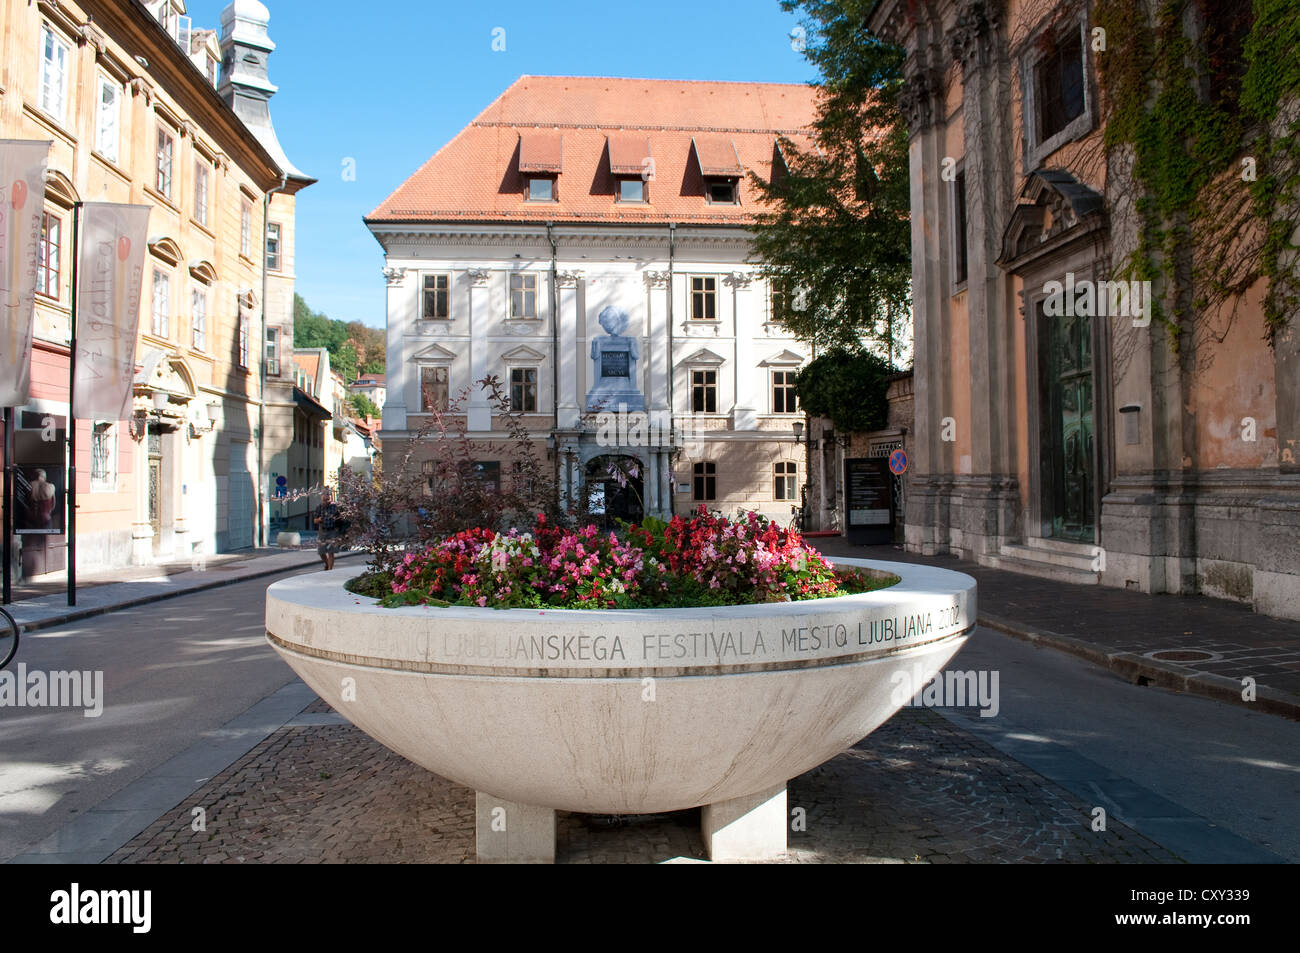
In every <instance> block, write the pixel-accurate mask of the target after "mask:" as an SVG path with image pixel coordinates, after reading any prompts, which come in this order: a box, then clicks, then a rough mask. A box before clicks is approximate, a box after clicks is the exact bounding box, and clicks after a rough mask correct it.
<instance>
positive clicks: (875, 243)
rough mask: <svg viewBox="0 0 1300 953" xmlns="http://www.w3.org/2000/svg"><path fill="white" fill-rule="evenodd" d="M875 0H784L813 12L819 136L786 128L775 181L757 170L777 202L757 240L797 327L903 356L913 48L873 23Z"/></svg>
mask: <svg viewBox="0 0 1300 953" xmlns="http://www.w3.org/2000/svg"><path fill="white" fill-rule="evenodd" d="M872 5H873V0H782V3H781V6H782V7H783V8H784V9H785V10H787V11H789V12H793V11H796V10H797V11H801V12H802V13H803V15H804V23H805V25H806V48H805V49H804V55H805V56H806V57H807V58H808V59H809V60H810V61H811V62H812V63H813V64H814V65H815V66H816V67H817V69H818V71H819V72H820V73H821V79H820V80H819V81H818V82H817V83H816V84H815V85H816V86H817V87H818V88H819V89H820V90H821V93H822V96H821V98H820V101H819V105H818V114H817V117H816V119H815V121H814V122H813V125H812V140H811V141H810V142H804V143H803V144H802V145H801V144H798V143H796V142H794V141H792V140H790V139H787V138H782V140H781V142H780V146H781V156H782V158H783V160H784V162H783V163H778V168H776V169H774V170H773V176H772V181H771V182H766V181H764V180H763V179H761V178H759V177H758V176H755V175H753V174H752V173H751V180H752V181H753V183H754V185H755V186H756V187H757V189H758V190H759V192H760V194H761V195H763V197H764V198H765V200H766V201H767V202H769V203H770V204H771V205H772V206H773V209H774V210H773V211H772V212H770V213H765V214H763V215H761V216H760V217H759V225H758V227H757V229H756V237H755V243H754V244H755V251H756V254H757V257H758V258H759V260H760V261H761V262H762V265H763V272H764V274H765V276H766V277H767V278H768V279H769V280H771V281H772V282H773V283H774V285H775V287H776V288H777V289H779V290H780V291H782V292H784V294H783V295H782V296H781V299H780V300H781V303H782V314H781V318H782V320H783V322H784V323H785V325H786V326H787V327H788V328H789V329H790V330H791V331H792V332H793V333H794V334H795V335H796V336H797V337H799V338H801V339H802V340H805V341H808V342H809V343H811V344H814V345H816V346H818V347H824V348H841V349H848V350H855V349H858V348H860V347H861V346H862V342H863V341H864V340H865V341H868V342H874V343H877V344H879V345H881V347H880V350H883V351H885V352H886V353H887V354H889V355H891V357H892V355H893V354H894V353H896V351H897V350H898V347H897V342H898V341H899V340H900V338H901V337H902V336H903V335H905V334H906V332H907V328H908V325H909V323H910V316H911V279H912V264H911V225H910V219H909V213H910V193H909V186H908V157H907V125H906V122H905V121H904V119H903V117H902V114H901V112H900V111H899V109H898V93H899V89H900V87H901V85H902V66H903V58H904V54H903V50H902V49H901V48H900V47H897V46H894V45H891V44H888V43H885V42H884V41H882V40H880V39H879V38H877V37H873V36H870V35H868V34H867V32H866V30H865V28H864V27H863V23H864V21H865V18H866V15H867V12H868V10H869V9H870V7H871V6H872ZM782 164H783V166H784V168H781V167H780V166H781V165H782Z"/></svg>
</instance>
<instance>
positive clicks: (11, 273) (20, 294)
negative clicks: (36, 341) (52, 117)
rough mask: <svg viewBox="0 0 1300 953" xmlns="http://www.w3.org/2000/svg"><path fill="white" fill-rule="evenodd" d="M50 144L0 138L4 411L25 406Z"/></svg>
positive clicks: (0, 396) (0, 380) (0, 394)
mask: <svg viewBox="0 0 1300 953" xmlns="http://www.w3.org/2000/svg"><path fill="white" fill-rule="evenodd" d="M50 145H51V144H50V143H49V142H45V141H32V140H24V139H0V407H19V406H21V405H23V404H25V403H27V398H28V396H29V392H30V390H31V384H32V330H33V324H34V323H35V320H36V271H37V264H38V262H39V260H40V247H41V213H42V212H43V211H44V209H45V164H46V162H47V161H48V158H49V153H50Z"/></svg>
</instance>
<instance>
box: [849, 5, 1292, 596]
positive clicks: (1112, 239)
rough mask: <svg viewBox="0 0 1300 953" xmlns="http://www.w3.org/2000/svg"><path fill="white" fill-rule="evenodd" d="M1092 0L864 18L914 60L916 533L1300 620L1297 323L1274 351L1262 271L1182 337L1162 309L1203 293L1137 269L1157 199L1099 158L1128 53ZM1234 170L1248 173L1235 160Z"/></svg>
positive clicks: (1199, 24) (1210, 33)
mask: <svg viewBox="0 0 1300 953" xmlns="http://www.w3.org/2000/svg"><path fill="white" fill-rule="evenodd" d="M1097 6H1098V5H1097V4H1095V3H1087V2H1066V0H1043V2H1030V0H941V2H936V3H932V4H922V5H916V4H909V3H904V2H901V0H882V2H880V3H878V4H876V5H875V6H874V7H873V9H872V11H871V14H870V16H869V17H868V20H867V23H866V28H867V29H868V30H869V31H870V32H871V33H873V34H875V35H878V36H881V37H884V38H886V39H888V40H891V41H893V42H896V43H898V44H900V45H901V46H903V47H904V48H905V50H906V54H907V59H906V64H905V67H904V72H905V76H906V83H905V87H904V90H903V97H902V104H903V108H904V110H905V112H906V114H907V119H908V121H909V125H910V146H909V155H910V162H911V182H912V185H911V189H912V262H913V320H914V329H913V330H914V337H915V341H916V352H915V363H914V385H915V386H914V390H915V407H914V426H913V430H912V433H911V434H910V437H909V439H910V443H911V447H912V453H911V456H912V466H911V468H910V469H909V472H908V489H907V504H906V506H907V512H906V540H907V547H908V549H909V550H912V551H915V552H920V553H924V554H934V553H954V554H957V555H960V556H963V557H965V558H968V559H973V560H978V561H979V562H981V563H984V564H987V565H992V566H998V567H1001V568H1005V569H1011V570H1015V571H1019V572H1025V573H1029V574H1036V575H1045V576H1050V577H1055V578H1059V579H1064V580H1067V581H1071V582H1076V583H1080V584H1092V585H1097V584H1100V585H1104V586H1113V587H1117V588H1125V589H1134V590H1140V591H1143V592H1171V593H1203V594H1207V595H1212V596H1216V597H1220V598H1228V599H1233V600H1236V601H1239V602H1242V603H1245V604H1248V605H1252V606H1253V607H1254V608H1256V609H1257V610H1259V611H1261V612H1266V613H1269V614H1272V615H1278V616H1284V617H1289V618H1300V546H1297V543H1296V540H1297V539H1298V538H1300V471H1298V470H1297V462H1296V453H1297V452H1300V373H1298V369H1300V327H1298V326H1297V321H1300V319H1297V318H1296V317H1295V316H1294V315H1292V316H1291V318H1290V322H1289V325H1288V326H1286V327H1284V328H1281V329H1279V330H1278V333H1277V334H1276V336H1275V338H1274V341H1273V344H1272V346H1271V347H1270V345H1269V343H1268V342H1267V341H1266V340H1265V337H1266V335H1265V322H1264V307H1263V301H1264V296H1265V294H1266V292H1267V291H1268V282H1267V280H1266V279H1264V278H1261V279H1260V280H1258V281H1256V282H1254V283H1253V284H1252V285H1251V286H1250V287H1249V288H1248V289H1247V290H1245V292H1244V293H1241V294H1235V296H1233V297H1231V298H1229V299H1228V300H1226V301H1223V302H1222V303H1221V304H1220V305H1217V306H1214V307H1209V306H1206V307H1203V308H1202V309H1201V310H1200V311H1199V312H1198V313H1197V315H1196V319H1195V322H1194V323H1193V322H1192V321H1190V320H1187V321H1184V322H1183V324H1182V325H1181V326H1180V338H1179V340H1178V341H1177V342H1176V343H1177V344H1178V347H1175V346H1174V344H1175V342H1174V341H1173V340H1172V339H1171V334H1170V333H1169V331H1168V329H1167V327H1166V326H1165V325H1163V324H1162V322H1161V321H1160V320H1157V316H1156V315H1155V313H1154V311H1153V308H1154V304H1158V303H1160V302H1161V301H1163V304H1164V308H1165V311H1164V313H1166V314H1170V313H1173V307H1174V305H1175V304H1177V303H1178V302H1180V301H1194V300H1195V299H1196V298H1197V297H1198V296H1207V291H1206V287H1207V285H1206V284H1197V285H1193V284H1192V282H1190V281H1187V280H1185V276H1186V275H1187V274H1190V273H1191V272H1190V270H1185V271H1181V272H1179V274H1180V276H1183V278H1181V279H1180V280H1179V281H1177V282H1174V281H1166V280H1161V281H1159V282H1155V283H1153V282H1147V281H1133V280H1130V279H1133V278H1136V277H1141V276H1140V275H1137V274H1129V273H1126V263H1128V262H1129V261H1131V260H1132V256H1133V254H1134V252H1135V249H1137V248H1138V246H1139V242H1140V241H1141V240H1142V239H1141V235H1142V232H1141V222H1142V216H1143V214H1144V213H1143V204H1142V198H1143V194H1144V192H1143V186H1142V183H1141V182H1140V181H1139V180H1138V178H1137V177H1136V174H1135V172H1134V167H1133V165H1132V161H1131V158H1130V159H1128V160H1126V159H1125V157H1124V153H1123V152H1122V150H1116V149H1109V150H1108V149H1107V142H1106V139H1105V136H1106V131H1107V127H1106V123H1107V116H1106V112H1105V110H1104V108H1103V107H1104V96H1103V92H1104V90H1103V86H1102V83H1101V75H1100V69H1101V67H1102V65H1103V60H1104V58H1105V57H1111V58H1112V59H1111V60H1110V62H1114V59H1113V58H1114V57H1116V56H1119V55H1122V54H1117V53H1116V52H1114V51H1113V49H1112V50H1111V52H1106V48H1107V41H1108V38H1107V36H1106V30H1105V28H1104V27H1102V26H1101V25H1099V23H1098V22H1097V20H1096V16H1097ZM1249 10H1250V8H1249V5H1235V4H1222V5H1218V6H1217V7H1215V6H1213V5H1211V6H1207V7H1205V8H1204V9H1200V10H1198V12H1197V13H1196V15H1195V16H1191V15H1190V13H1189V17H1188V18H1187V22H1186V23H1184V24H1183V25H1182V29H1183V31H1184V34H1185V37H1186V39H1187V42H1188V43H1189V45H1190V47H1191V48H1193V49H1204V48H1206V47H1207V45H1209V44H1212V43H1215V42H1224V41H1225V38H1226V40H1232V39H1234V38H1235V39H1236V40H1237V41H1239V40H1240V38H1241V36H1242V35H1243V34H1242V32H1241V31H1242V29H1243V28H1245V27H1248V26H1249V20H1248V18H1247V19H1243V17H1242V14H1243V13H1244V14H1246V15H1247V17H1248V15H1249ZM1216 38H1217V39H1216ZM1123 39H1124V38H1123V37H1118V38H1117V37H1115V36H1113V35H1112V36H1110V37H1109V42H1110V43H1111V44H1112V47H1113V46H1114V44H1115V43H1116V42H1118V41H1122V40H1123ZM1225 62H1227V63H1229V64H1232V63H1237V64H1239V63H1240V57H1235V58H1234V57H1229V58H1228V59H1227V60H1226V61H1225ZM1230 80H1231V76H1228V77H1227V78H1226V79H1225V81H1224V82H1225V85H1224V87H1223V88H1225V89H1226V88H1229V85H1230V83H1229V82H1228V81H1230ZM1291 105H1292V108H1294V105H1295V104H1291ZM1216 187H1221V190H1222V191H1223V193H1224V194H1229V195H1230V194H1232V190H1233V189H1241V188H1243V187H1244V186H1243V183H1242V182H1241V181H1240V179H1239V177H1238V176H1236V173H1235V170H1232V171H1231V172H1230V173H1229V174H1226V175H1225V176H1224V179H1223V181H1222V182H1216ZM1244 231H1248V230H1245V229H1244ZM1204 251H1206V245H1205V244H1202V245H1200V246H1198V247H1194V248H1193V249H1192V254H1199V253H1201V252H1204ZM1189 260H1190V259H1189ZM1196 260H1198V261H1199V260H1201V259H1199V258H1198V259H1196ZM1153 284H1154V285H1155V286H1154V287H1152V285H1153Z"/></svg>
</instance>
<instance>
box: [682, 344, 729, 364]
mask: <svg viewBox="0 0 1300 953" xmlns="http://www.w3.org/2000/svg"><path fill="white" fill-rule="evenodd" d="M681 363H682V364H685V365H688V366H692V367H718V366H720V365H722V364H725V363H727V359H726V358H725V357H723V356H722V355H721V354H718V353H715V352H714V351H710V350H709V349H708V348H707V347H702V348H700V349H699V350H698V351H696V352H695V353H693V354H691V355H690V356H689V357H684V358H682V360H681Z"/></svg>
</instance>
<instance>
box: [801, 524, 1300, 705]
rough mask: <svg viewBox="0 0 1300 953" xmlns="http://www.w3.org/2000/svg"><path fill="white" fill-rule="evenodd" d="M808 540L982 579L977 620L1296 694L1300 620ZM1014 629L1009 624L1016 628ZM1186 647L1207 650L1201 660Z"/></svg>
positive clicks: (1222, 603)
mask: <svg viewBox="0 0 1300 953" xmlns="http://www.w3.org/2000/svg"><path fill="white" fill-rule="evenodd" d="M810 542H811V543H812V544H813V545H815V546H816V547H817V548H818V549H820V550H821V551H822V552H824V553H826V555H828V556H831V557H835V556H851V557H857V558H860V559H882V560H892V561H894V562H908V563H924V564H926V565H931V566H938V567H941V568H943V569H955V570H958V571H959V572H964V573H967V574H968V575H970V576H973V577H974V578H975V581H976V582H977V583H978V584H979V614H980V618H981V619H984V618H985V617H986V616H988V617H989V619H988V623H989V624H991V625H993V626H994V627H995V628H1004V626H1003V625H1001V624H998V622H997V621H996V620H1014V625H1016V626H1022V627H1026V628H1029V629H1031V630H1033V629H1038V630H1042V631H1045V632H1050V633H1055V634H1059V635H1064V636H1069V637H1071V638H1073V639H1077V640H1080V641H1082V642H1087V643H1090V644H1092V645H1094V646H1096V647H1097V648H1099V649H1100V650H1102V651H1105V652H1132V653H1134V654H1136V655H1139V656H1144V655H1147V654H1148V653H1153V652H1174V653H1178V654H1177V655H1175V656H1174V657H1172V658H1169V659H1167V660H1164V661H1166V664H1168V662H1173V663H1175V664H1176V665H1177V666H1180V667H1182V668H1184V669H1189V670H1192V671H1194V672H1200V673H1205V674H1208V675H1221V676H1225V677H1227V678H1230V679H1233V680H1237V681H1239V680H1240V679H1241V678H1243V677H1245V676H1250V677H1251V678H1253V679H1255V681H1256V682H1257V683H1258V684H1259V685H1261V686H1268V687H1271V688H1275V689H1279V690H1281V691H1283V692H1287V693H1289V694H1291V695H1294V696H1300V622H1296V621H1292V620H1288V619H1277V618H1273V617H1272V616H1267V615H1261V614H1259V613H1258V612H1255V611H1253V610H1252V609H1251V608H1250V607H1249V606H1245V605H1239V604H1237V603H1233V602H1228V601H1227V600H1224V599H1212V598H1209V597H1208V596H1179V595H1170V594H1167V593H1162V594H1155V595H1151V594H1148V593H1142V592H1130V591H1128V590H1126V589H1116V588H1113V587H1109V586H1107V587H1102V586H1079V585H1074V584H1072V583H1068V582H1058V581H1056V580H1052V579H1040V578H1038V577H1036V576H1028V575H1024V574H1022V573H1015V572H1008V571H1007V570H1005V569H990V568H988V567H986V566H980V565H978V564H976V563H973V562H967V561H965V560H961V559H957V558H956V557H954V556H920V555H917V554H915V553H908V552H904V551H903V550H902V549H898V548H895V547H893V546H853V545H850V544H849V543H847V542H845V541H844V539H842V538H840V537H828V538H824V539H813V540H810ZM1013 627H1014V626H1013ZM1188 652H1195V653H1204V654H1206V655H1207V657H1205V658H1199V659H1198V658H1195V657H1190V656H1189V655H1187V654H1184V653H1188Z"/></svg>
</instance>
